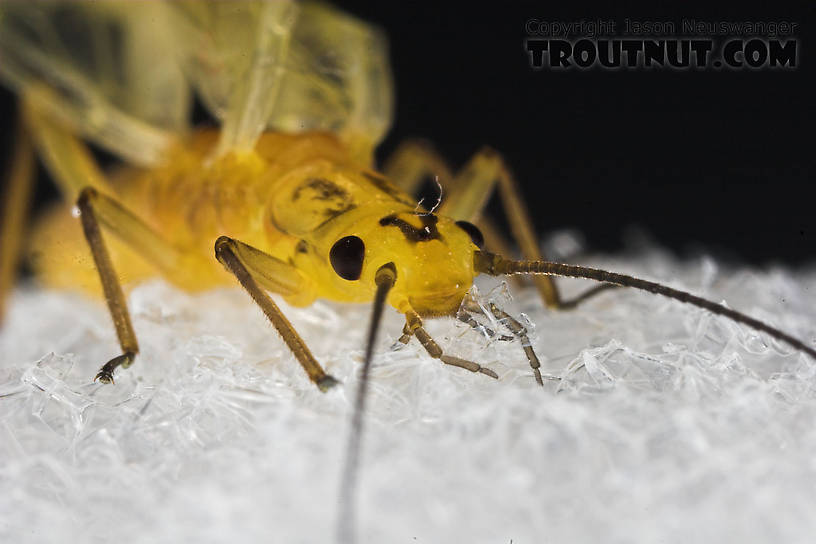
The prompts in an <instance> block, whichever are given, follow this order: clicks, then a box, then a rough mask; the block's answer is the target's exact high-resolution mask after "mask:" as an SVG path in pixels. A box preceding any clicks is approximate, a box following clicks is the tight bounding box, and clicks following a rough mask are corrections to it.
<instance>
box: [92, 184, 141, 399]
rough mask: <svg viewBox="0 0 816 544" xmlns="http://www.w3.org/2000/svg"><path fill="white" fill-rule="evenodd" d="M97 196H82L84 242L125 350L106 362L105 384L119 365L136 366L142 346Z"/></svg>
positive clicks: (101, 378) (102, 372)
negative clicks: (102, 223) (109, 247)
mask: <svg viewBox="0 0 816 544" xmlns="http://www.w3.org/2000/svg"><path fill="white" fill-rule="evenodd" d="M98 196H99V194H98V193H97V192H96V189H92V188H88V189H85V190H83V191H82V192H81V193H80V196H79V199H78V200H77V206H78V207H79V211H80V214H81V215H80V217H81V219H82V230H83V232H84V233H85V239H86V240H88V245H89V246H91V253H92V254H93V259H94V263H95V264H96V269H97V271H98V272H99V279H100V280H101V281H102V290H103V291H104V292H105V300H106V301H107V303H108V310H110V314H111V318H112V319H113V326H114V327H115V328H116V336H118V337H119V345H120V346H121V348H122V354H121V355H119V356H117V357H114V358H113V359H111V360H110V361H108V362H107V363H105V365H104V366H103V367H102V368H101V369H100V371H99V373H98V374H97V375H96V378H95V380H99V381H101V382H102V383H113V372H114V371H115V370H116V368H117V367H119V366H122V367H124V368H127V367H129V366H130V365H131V363H133V360H134V359H135V358H136V354H137V353H138V352H139V343H138V342H137V341H136V333H135V332H133V325H132V324H131V323H130V314H129V313H128V309H127V302H126V301H125V295H124V293H123V292H122V286H121V285H120V284H119V279H118V278H117V277H116V271H115V270H114V268H113V263H111V259H110V255H108V250H107V249H106V248H105V242H104V240H103V239H102V231H101V229H100V228H99V222H98V221H97V215H96V212H95V210H94V208H95V206H94V202H93V201H95V200H96V199H97V197H98Z"/></svg>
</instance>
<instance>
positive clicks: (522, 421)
mask: <svg viewBox="0 0 816 544" xmlns="http://www.w3.org/2000/svg"><path fill="white" fill-rule="evenodd" d="M581 263H582V264H587V265H592V266H596V267H604V268H610V269H613V270H617V271H621V272H627V273H631V274H636V275H638V276H641V277H645V278H648V279H653V280H658V281H661V282H664V283H667V284H669V285H671V286H674V287H679V288H683V289H687V290H690V291H693V292H695V293H697V294H701V295H703V296H705V297H707V298H711V299H714V300H717V301H726V303H727V304H728V305H729V306H731V307H733V308H737V309H740V310H743V311H745V312H747V313H749V314H750V315H752V316H754V317H757V318H760V319H762V320H765V321H768V322H770V323H772V324H773V325H775V326H777V327H779V328H782V329H784V330H785V331H788V332H790V333H791V334H793V335H794V336H797V337H799V338H801V339H803V340H805V341H806V342H809V343H810V344H813V342H814V339H816V269H813V268H803V269H798V270H796V271H792V270H788V269H783V268H765V269H761V270H760V269H747V268H739V269H734V268H727V267H723V266H721V265H720V264H718V263H716V262H715V261H713V260H711V259H693V260H688V261H678V260H676V259H674V258H672V257H671V256H669V255H666V254H665V253H663V252H660V251H656V250H649V251H644V252H642V253H640V254H638V255H636V256H627V257H625V258H624V257H620V258H611V257H597V258H587V259H582V260H581ZM477 285H478V297H479V299H480V300H481V301H483V302H487V301H494V302H495V303H496V304H498V305H499V306H501V307H503V308H504V309H506V310H507V311H508V313H510V314H512V315H514V316H518V317H519V318H520V320H521V321H522V322H523V323H524V324H525V325H526V326H527V328H528V330H529V332H530V339H531V342H532V344H533V346H534V348H535V349H536V351H537V352H538V354H539V356H540V358H541V360H542V366H543V369H544V370H545V372H546V373H547V374H548V375H549V376H551V377H553V378H558V379H551V380H548V381H547V382H546V385H545V387H544V388H540V387H538V386H536V385H535V383H534V381H533V378H532V373H531V371H530V369H529V366H528V364H527V362H526V359H525V357H524V353H523V350H522V347H521V345H520V343H519V341H517V340H515V341H503V340H499V339H497V337H498V336H499V335H496V337H490V336H488V335H487V334H486V333H485V331H484V330H483V329H482V330H479V329H472V328H471V327H469V326H468V325H467V324H465V323H461V322H456V321H453V320H450V319H440V320H434V321H430V322H429V323H428V330H429V332H430V333H431V334H432V335H433V336H434V337H435V338H436V339H437V340H438V342H439V343H440V345H442V346H443V348H444V349H445V350H446V351H447V352H448V353H450V354H452V355H457V356H460V357H464V358H471V359H473V360H475V361H478V362H479V363H481V364H484V365H486V366H488V367H490V368H493V369H494V370H495V371H496V372H497V373H498V374H499V376H500V379H499V380H498V381H494V380H492V379H489V378H487V377H485V376H483V375H474V374H471V373H469V372H466V371H463V370H460V369H456V368H451V367H446V366H444V365H442V364H440V363H438V362H437V361H435V360H433V359H431V358H430V357H429V356H428V355H427V354H425V353H424V352H423V350H422V348H421V346H419V345H418V343H416V341H412V342H411V343H409V344H408V345H407V346H405V347H403V348H401V349H393V345H394V343H395V340H396V339H397V338H398V337H399V334H400V332H401V328H402V321H401V317H400V316H399V315H397V314H396V313H394V312H393V311H387V312H386V313H387V315H386V318H385V322H384V326H383V327H382V329H381V330H382V331H383V332H382V335H381V338H380V340H379V342H378V348H377V351H376V363H375V364H376V366H375V368H374V369H373V371H372V382H371V386H370V393H371V394H370V399H369V404H368V406H369V410H368V413H367V425H368V426H367V431H368V432H367V434H366V436H365V440H364V448H363V460H362V472H361V484H360V504H359V508H358V511H359V514H360V530H359V532H360V537H361V540H362V541H364V542H372V543H374V542H376V543H383V542H389V543H392V542H406V543H412V542H419V543H423V542H424V543H440V542H475V543H480V542H485V543H505V544H506V543H508V542H511V541H512V542H513V543H514V544H523V543H538V542H592V543H595V542H605V543H618V542H620V543H624V542H627V543H628V542H644V543H645V542H649V543H651V542H664V543H675V542H676V543H687V542H712V543H714V542H717V543H720V542H773V543H779V542H786V543H795V542H811V541H812V538H813V535H814V534H816V515H814V512H816V362H814V361H813V360H812V359H810V358H809V357H807V356H805V355H802V354H801V353H798V352H797V351H795V350H793V349H792V348H790V347H788V346H787V345H784V344H780V343H779V342H777V341H775V340H773V339H770V338H768V337H767V336H766V335H764V334H759V333H756V332H755V331H753V330H751V329H749V328H747V327H744V326H741V325H737V324H734V323H733V322H731V321H729V320H728V319H725V318H722V317H718V316H714V315H711V314H710V313H708V312H705V311H702V310H699V309H697V308H694V307H690V306H687V305H684V304H681V303H678V302H673V301H670V300H667V299H665V298H661V297H657V296H654V295H650V294H646V293H640V292H635V291H632V290H623V289H619V290H615V291H613V292H608V293H605V294H603V295H600V296H598V297H597V298H595V299H593V300H591V301H589V302H587V303H586V304H585V305H583V306H581V307H579V308H578V309H576V310H573V311H569V312H550V311H546V310H544V309H543V308H542V306H541V304H540V302H539V301H538V299H537V298H536V295H535V293H534V292H533V291H531V290H525V289H523V288H520V287H518V286H516V285H514V284H512V283H511V284H509V285H507V286H503V285H502V284H501V283H499V282H496V281H492V280H490V281H481V280H480V281H479V282H478V284H477ZM562 285H563V288H564V290H565V291H566V292H567V294H568V295H569V294H574V293H577V292H579V291H581V290H582V289H584V288H586V287H587V286H588V284H587V283H583V282H578V281H566V282H562ZM129 304H130V307H131V309H132V313H133V322H134V326H135V329H136V332H137V334H138V336H139V341H140V344H141V350H142V351H141V354H140V356H139V357H138V359H137V360H136V362H135V364H134V365H133V366H132V367H131V368H130V369H128V370H124V371H120V372H118V373H117V376H116V385H114V386H110V385H101V384H98V383H96V384H95V383H92V380H91V379H92V378H93V376H94V374H95V373H96V371H97V369H98V367H99V366H100V365H101V364H102V363H104V362H105V361H107V360H108V359H109V358H111V357H112V356H114V355H116V354H118V351H117V349H118V347H117V344H116V337H115V334H114V331H113V328H112V326H111V323H110V319H109V317H108V315H107V313H106V310H105V308H104V307H103V306H102V304H101V303H99V302H95V301H88V300H85V299H83V298H80V297H78V296H76V295H71V294H67V293H63V292H49V291H44V290H40V289H36V288H34V287H31V286H23V287H21V288H18V290H17V291H16V292H15V293H14V296H13V300H12V306H11V311H10V314H9V315H8V318H7V320H6V323H5V324H4V326H3V329H2V331H0V542H9V543H11V542H14V543H26V542H90V543H97V542H98V543H105V542H117V543H130V542H134V543H163V542H166V543H173V544H175V543H179V542H199V543H208V542H213V543H215V542H219V543H222V542H242V543H245V542H246V543H251V542H281V543H298V542H304V543H306V542H308V543H315V542H329V541H331V540H332V539H333V535H334V529H333V527H334V524H335V516H336V515H337V512H338V508H337V496H338V490H337V486H338V484H339V479H340V474H341V470H340V469H341V462H342V458H343V451H344V444H345V439H346V434H347V428H348V421H349V417H350V412H349V407H350V403H351V402H350V401H351V399H352V398H353V393H354V391H355V388H356V385H357V378H356V376H357V371H358V370H359V367H360V360H361V357H362V347H363V343H364V334H365V330H366V324H367V321H368V314H369V308H368V307H367V306H359V307H358V306H346V305H340V304H332V303H327V302H319V303H317V304H315V305H313V306H311V307H309V308H303V309H297V308H290V307H288V306H286V305H285V304H281V307H282V308H283V309H284V311H285V313H286V314H287V316H288V317H289V319H290V320H291V321H292V323H293V324H294V326H295V327H296V328H297V330H298V331H299V332H300V333H301V335H302V336H303V338H304V339H305V340H306V341H307V343H308V344H309V346H310V348H311V349H312V351H313V353H314V354H315V356H316V357H317V358H318V359H319V360H320V361H321V362H322V363H323V364H324V365H325V366H326V368H327V370H328V371H329V372H330V373H331V374H333V375H334V376H335V377H337V378H338V379H340V380H341V381H342V382H343V383H344V385H343V387H340V388H336V389H335V390H333V391H331V392H329V393H327V394H322V393H320V392H319V391H318V390H317V388H315V387H314V386H313V385H311V384H310V383H309V382H308V380H307V379H306V376H305V374H304V373H303V371H302V370H301V369H300V368H299V366H298V365H297V363H296V361H295V359H294V358H293V356H292V355H291V354H290V353H289V352H288V350H287V349H286V347H285V346H284V344H283V342H282V341H281V340H280V339H279V338H278V337H277V335H276V334H275V332H274V330H273V329H271V327H270V326H269V325H268V324H267V322H266V321H265V319H264V318H263V315H262V314H261V313H260V311H259V310H258V309H257V308H255V307H254V306H253V304H252V302H251V300H250V299H249V297H248V296H247V295H245V294H244V293H243V292H241V291H240V290H239V289H237V288H236V289H224V290H220V291H215V292H210V293H205V294H201V295H188V294H185V293H182V292H179V291H177V290H175V289H174V288H172V287H169V286H168V285H166V284H164V283H161V282H154V283H149V284H145V285H142V286H139V287H137V288H136V289H135V290H134V291H133V292H132V293H131V295H130V297H129ZM477 319H478V321H479V322H480V323H482V325H484V326H485V327H488V328H491V329H498V330H499V331H501V332H502V334H505V333H506V332H507V331H506V329H503V327H502V324H501V323H497V322H495V320H494V319H492V318H488V317H487V316H480V317H478V318H477Z"/></svg>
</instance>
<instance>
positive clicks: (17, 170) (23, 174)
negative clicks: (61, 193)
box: [0, 114, 34, 322]
mask: <svg viewBox="0 0 816 544" xmlns="http://www.w3.org/2000/svg"><path fill="white" fill-rule="evenodd" d="M33 180H34V147H33V146H32V143H31V139H30V138H29V136H28V133H27V131H26V130H25V126H24V123H23V118H22V114H20V115H19V117H18V120H17V129H16V130H15V142H14V150H13V155H12V159H11V169H10V170H9V173H8V184H7V185H6V190H5V192H4V194H3V201H2V210H3V212H2V217H0V239H1V240H2V241H3V243H2V244H0V322H1V321H2V320H3V314H4V310H5V302H6V295H7V294H8V292H9V291H10V290H11V286H12V285H13V284H14V276H15V274H16V272H17V264H18V262H19V260H20V249H21V247H22V243H21V242H22V237H23V225H24V224H25V218H26V214H27V212H28V206H29V200H30V198H31V188H32V181H33Z"/></svg>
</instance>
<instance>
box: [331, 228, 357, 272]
mask: <svg viewBox="0 0 816 544" xmlns="http://www.w3.org/2000/svg"><path fill="white" fill-rule="evenodd" d="M363 257H365V244H364V243H363V241H362V240H361V239H359V238H358V237H356V236H345V237H343V238H340V239H339V240H337V241H336V242H335V243H334V245H333V246H332V248H331V251H329V262H330V263H331V265H332V268H334V271H335V272H337V275H338V276H340V277H341V278H343V279H344V280H349V281H354V280H359V279H360V274H362V272H363Z"/></svg>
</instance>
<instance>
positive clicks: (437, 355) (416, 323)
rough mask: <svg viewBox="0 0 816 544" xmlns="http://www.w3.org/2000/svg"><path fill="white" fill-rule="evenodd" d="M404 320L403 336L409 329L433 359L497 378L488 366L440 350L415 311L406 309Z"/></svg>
mask: <svg viewBox="0 0 816 544" xmlns="http://www.w3.org/2000/svg"><path fill="white" fill-rule="evenodd" d="M405 322H406V324H407V325H406V329H405V331H404V332H403V336H404V335H405V334H408V332H409V331H410V333H411V334H413V335H414V336H416V338H417V340H419V343H420V344H422V347H423V348H425V351H427V352H428V355H430V356H431V357H433V358H434V359H439V360H440V361H442V362H443V363H445V364H446V365H451V366H457V367H459V368H464V369H465V370H470V371H471V372H480V373H482V374H484V375H485V376H490V377H491V378H496V379H498V378H499V376H498V375H497V374H496V373H495V372H493V371H492V370H490V369H489V368H485V367H483V366H482V365H480V364H478V363H474V362H473V361H468V360H466V359H460V358H459V357H453V356H452V355H445V354H444V353H443V351H442V348H440V347H439V344H437V343H436V342H435V341H434V339H433V338H431V335H430V334H428V332H427V331H426V330H425V329H424V328H423V327H422V318H420V317H419V315H417V313H416V312H414V311H413V310H410V311H408V312H407V313H406V314H405Z"/></svg>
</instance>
